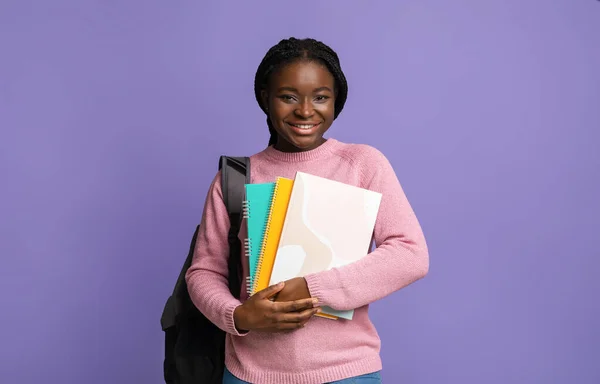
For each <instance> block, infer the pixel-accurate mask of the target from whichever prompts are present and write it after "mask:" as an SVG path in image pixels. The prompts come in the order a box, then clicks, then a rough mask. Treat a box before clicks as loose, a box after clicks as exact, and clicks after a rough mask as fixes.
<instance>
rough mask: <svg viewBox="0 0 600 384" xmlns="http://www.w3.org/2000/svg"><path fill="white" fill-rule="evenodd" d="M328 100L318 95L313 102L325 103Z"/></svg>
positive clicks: (326, 97)
mask: <svg viewBox="0 0 600 384" xmlns="http://www.w3.org/2000/svg"><path fill="white" fill-rule="evenodd" d="M328 99H329V96H325V95H319V96H317V97H315V101H317V102H320V103H323V102H325V101H327V100H328Z"/></svg>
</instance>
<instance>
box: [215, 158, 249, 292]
mask: <svg viewBox="0 0 600 384" xmlns="http://www.w3.org/2000/svg"><path fill="white" fill-rule="evenodd" d="M219 169H220V170H221V190H222V192H223V201H224V202H225V206H226V207H227V213H228V214H229V233H228V236H227V241H228V243H229V260H228V270H229V279H228V281H229V290H230V291H231V294H232V295H233V296H234V297H235V298H238V299H239V298H240V293H241V292H240V291H241V286H242V259H241V253H242V245H241V242H240V240H239V238H238V233H239V231H240V226H241V223H242V205H243V201H244V196H245V188H244V184H248V183H250V158H248V157H230V156H221V158H220V159H219Z"/></svg>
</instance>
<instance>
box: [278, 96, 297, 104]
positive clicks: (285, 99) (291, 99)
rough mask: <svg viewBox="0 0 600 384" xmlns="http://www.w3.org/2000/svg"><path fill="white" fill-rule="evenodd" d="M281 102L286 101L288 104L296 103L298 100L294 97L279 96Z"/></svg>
mask: <svg viewBox="0 0 600 384" xmlns="http://www.w3.org/2000/svg"><path fill="white" fill-rule="evenodd" d="M278 97H279V98H280V99H281V100H283V101H285V102H286V103H289V102H292V101H294V100H295V99H296V98H295V97H294V96H292V95H279V96H278Z"/></svg>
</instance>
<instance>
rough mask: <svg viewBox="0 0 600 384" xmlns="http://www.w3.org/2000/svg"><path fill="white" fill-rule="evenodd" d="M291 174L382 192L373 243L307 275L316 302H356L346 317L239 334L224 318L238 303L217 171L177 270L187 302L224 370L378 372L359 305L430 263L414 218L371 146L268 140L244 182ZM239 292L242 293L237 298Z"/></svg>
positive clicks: (287, 380) (277, 383)
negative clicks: (203, 321) (288, 147)
mask: <svg viewBox="0 0 600 384" xmlns="http://www.w3.org/2000/svg"><path fill="white" fill-rule="evenodd" d="M296 171H302V172H307V173H311V174H314V175H317V176H322V177H326V178H330V179H333V180H337V181H341V182H345V183H348V184H352V185H357V186H360V187H363V188H367V189H371V190H374V191H377V192H381V193H382V194H383V197H382V202H381V206H380V211H379V215H378V217H377V222H376V225H375V231H374V240H375V245H376V249H375V250H374V251H373V252H371V253H370V254H369V255H367V256H366V257H365V258H363V259H362V260H360V261H358V262H356V263H354V264H351V265H347V266H344V267H342V268H338V269H333V270H330V271H326V272H321V273H316V274H313V275H309V276H306V280H307V282H308V288H309V290H310V293H311V295H312V296H313V297H316V298H318V299H319V301H320V304H321V305H327V306H330V307H332V308H334V309H338V310H349V309H355V312H354V318H353V320H341V319H340V320H337V321H335V320H328V319H323V318H319V317H314V318H312V319H311V320H310V321H309V322H308V323H307V325H306V327H304V328H302V329H299V330H297V331H293V332H290V333H267V332H258V331H251V332H248V333H246V334H243V335H241V334H239V333H238V332H237V331H236V328H235V326H234V321H233V311H234V309H235V308H236V307H237V306H238V305H240V304H241V302H240V301H239V300H237V299H235V298H234V297H233V296H232V295H231V294H230V292H229V289H228V287H227V258H228V245H227V231H228V221H229V220H228V217H227V211H226V210H225V206H224V204H223V198H222V194H221V185H220V176H219V174H217V176H216V177H215V179H214V180H213V182H212V184H211V187H210V190H209V192H208V197H207V200H206V203H205V209H204V213H203V216H202V221H201V229H200V233H199V235H198V241H197V245H196V251H195V256H194V260H193V262H192V265H191V267H190V269H189V270H188V273H187V276H186V277H187V283H188V287H189V292H190V296H191V298H192V301H193V302H194V303H195V305H196V306H197V307H198V308H199V309H200V311H202V313H204V315H205V316H206V317H207V318H208V319H210V320H211V321H212V322H213V323H215V324H216V325H217V326H218V327H220V328H221V329H223V330H224V331H226V332H227V341H226V357H225V359H226V360H225V363H226V365H227V367H228V369H229V370H230V371H231V372H232V373H233V374H234V375H235V376H237V377H239V378H240V379H242V380H245V381H248V382H251V383H256V384H262V383H264V384H320V383H325V382H330V381H336V380H341V379H344V378H348V377H353V376H358V375H361V374H366V373H370V372H374V371H377V370H380V369H381V368H382V365H381V359H380V355H379V351H380V339H379V336H378V334H377V331H376V329H375V327H374V326H373V324H372V323H371V321H370V319H369V315H368V306H369V304H370V303H372V302H374V301H376V300H378V299H381V298H382V297H384V296H387V295H389V294H391V293H393V292H395V291H397V290H399V289H401V288H403V287H406V286H407V285H409V284H411V283H412V282H414V281H416V280H418V279H420V278H422V277H423V276H425V274H426V273H427V271H428V268H429V256H428V251H427V245H426V243H425V239H424V237H423V233H422V231H421V227H420V225H419V222H418V221H417V218H416V217H415V214H414V212H413V210H412V208H411V206H410V204H409V202H408V200H407V198H406V196H405V194H404V192H403V190H402V187H401V186H400V183H399V182H398V179H397V177H396V175H395V173H394V170H393V169H392V167H391V165H390V163H389V162H388V161H387V159H386V158H385V157H384V156H383V155H382V154H381V153H380V152H379V151H378V150H376V149H374V148H372V147H370V146H367V145H358V144H344V143H341V142H339V141H337V140H335V139H329V140H327V141H326V142H325V143H324V144H322V145H321V146H320V147H318V148H316V149H314V150H312V151H308V152H303V153H283V152H279V151H277V150H275V149H273V148H272V147H268V148H267V149H265V150H264V151H262V152H260V153H258V154H256V155H254V156H252V157H251V179H252V182H253V183H262V182H272V181H275V180H276V178H277V177H278V176H282V177H287V178H292V179H293V178H294V176H295V173H296ZM240 237H243V234H240ZM245 275H247V271H245ZM242 286H245V285H242ZM246 298H247V296H246V295H245V292H243V293H242V298H241V300H242V301H243V300H245V299H246Z"/></svg>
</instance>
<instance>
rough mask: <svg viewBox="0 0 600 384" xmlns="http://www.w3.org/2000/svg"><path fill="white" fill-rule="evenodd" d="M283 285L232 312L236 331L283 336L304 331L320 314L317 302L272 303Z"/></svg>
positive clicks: (260, 294)
mask: <svg viewBox="0 0 600 384" xmlns="http://www.w3.org/2000/svg"><path fill="white" fill-rule="evenodd" d="M284 285H285V284H284V283H280V284H277V285H272V286H270V287H268V288H265V289H263V290H262V291H259V292H257V293H255V294H254V295H252V296H251V297H250V298H248V300H246V301H245V302H244V303H243V304H242V305H240V306H238V307H237V308H236V309H235V311H234V312H233V318H234V321H235V327H236V328H237V329H238V331H240V332H245V331H254V330H260V331H268V332H281V331H292V330H295V329H298V328H302V327H303V326H304V324H306V323H307V322H308V320H310V318H311V317H312V316H314V315H315V314H317V313H318V312H320V309H319V308H317V307H316V304H317V299H313V298H309V299H302V300H296V301H284V302H273V301H271V300H269V299H270V298H272V297H273V296H275V295H276V294H277V293H278V292H280V291H281V290H282V289H283V287H284Z"/></svg>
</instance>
